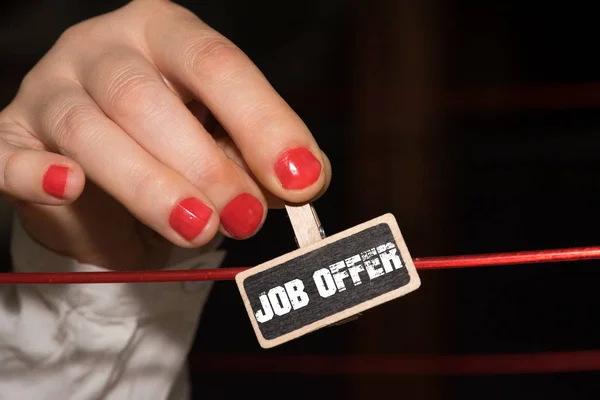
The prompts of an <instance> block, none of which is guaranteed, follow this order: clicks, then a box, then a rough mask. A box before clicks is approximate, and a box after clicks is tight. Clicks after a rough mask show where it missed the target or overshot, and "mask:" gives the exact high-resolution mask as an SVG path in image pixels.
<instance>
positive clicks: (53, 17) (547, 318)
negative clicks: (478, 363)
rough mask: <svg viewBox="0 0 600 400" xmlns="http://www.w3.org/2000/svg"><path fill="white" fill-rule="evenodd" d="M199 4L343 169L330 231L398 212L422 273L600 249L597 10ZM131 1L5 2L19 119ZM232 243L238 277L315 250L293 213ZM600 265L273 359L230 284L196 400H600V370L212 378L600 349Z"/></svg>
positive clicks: (8, 77)
mask: <svg viewBox="0 0 600 400" xmlns="http://www.w3.org/2000/svg"><path fill="white" fill-rule="evenodd" d="M181 3H182V4H184V5H186V6H188V7H190V8H191V9H193V10H194V11H195V12H196V13H197V14H198V15H199V16H200V17H201V18H203V19H204V20H205V21H206V22H208V23H209V24H210V25H212V26H213V27H215V28H216V29H218V30H219V31H221V32H222V33H223V34H225V35H226V36H228V37H229V38H230V39H232V40H233V41H234V42H235V43H237V44H238V45H239V46H240V47H241V48H242V49H243V50H245V51H246V52H247V53H248V54H249V55H250V57H251V58H252V59H253V60H254V61H255V62H256V63H257V64H258V66H259V67H260V68H261V69H262V70H263V71H264V73H265V74H266V76H267V78H269V80H270V81H271V83H272V84H273V85H274V86H275V88H276V89H277V90H279V92H280V93H281V94H282V95H283V96H284V98H285V99H286V100H287V101H288V102H289V103H290V104H291V105H292V107H293V108H294V109H295V110H296V111H297V112H298V113H299V114H300V115H301V117H303V118H304V120H305V121H306V123H307V124H308V126H309V127H310V128H311V130H312V131H313V133H314V135H315V136H316V137H317V139H318V141H319V143H320V145H321V147H322V148H323V149H324V150H325V151H326V152H327V154H328V155H329V157H330V159H331V161H332V165H333V176H334V178H333V183H332V186H331V189H330V190H329V192H328V193H327V194H326V195H325V196H324V197H323V198H322V199H320V200H319V201H317V203H316V205H315V206H316V209H317V211H318V213H319V216H320V218H321V221H322V222H323V224H324V227H325V230H326V232H329V233H335V232H339V231H341V230H344V229H346V228H349V227H351V226H353V225H355V224H357V223H360V222H364V221H366V220H368V219H370V218H373V217H376V216H379V215H381V214H383V213H386V212H392V213H394V215H395V216H396V218H397V219H398V222H399V224H400V227H401V229H402V232H403V235H404V236H405V239H406V241H407V244H408V247H409V249H410V251H411V253H412V255H413V256H419V257H422V256H436V255H454V254H471V253H487V252H501V251H518V250H534V249H546V248H555V247H556V248H558V247H570V246H585V245H594V244H599V242H600V239H599V238H598V234H597V224H598V217H597V216H598V211H597V204H598V201H599V200H600V191H599V190H598V189H600V183H599V182H598V178H597V176H598V171H599V168H598V162H597V158H598V156H597V154H598V151H599V150H600V136H599V135H598V133H597V132H598V131H599V128H600V126H599V125H600V112H599V111H598V107H600V84H597V83H596V82H600V61H598V60H599V59H598V57H597V54H596V53H597V47H598V45H597V43H598V37H599V34H598V22H597V14H596V13H595V7H594V4H593V2H577V1H570V2H558V3H556V4H555V5H553V4H551V3H550V2H544V3H538V2H524V1H518V0H510V1H503V2H490V1H486V2H467V1H456V0H446V1H444V0H423V1H419V0H412V1H401V0H397V1H394V0H370V1H342V0H337V1H326V0H323V1H316V0H304V1H274V0H273V1H260V0H257V1H248V0H213V1H186V2H181ZM122 4H124V3H123V2H120V1H103V2H88V1H83V0H80V1H75V0H55V1H48V2H42V1H34V0H20V1H8V2H6V1H5V2H3V3H2V6H0V60H1V62H0V105H2V106H3V105H5V104H6V103H7V102H9V101H10V99H11V98H12V96H13V95H14V93H15V91H16V90H17V88H18V85H19V82H20V80H21V78H22V76H23V75H24V74H25V73H26V71H27V70H28V69H29V68H30V67H31V66H32V65H33V64H34V63H35V62H36V60H38V59H39V58H40V57H41V56H42V55H43V53H44V52H45V51H46V50H47V49H48V48H49V47H50V46H51V45H52V43H53V42H54V40H55V39H56V38H57V37H58V35H59V34H60V33H61V31H62V30H64V29H65V28H66V27H68V26H69V25H71V24H73V23H76V22H78V21H80V20H82V19H85V18H88V17H91V16H93V15H96V14H99V13H102V12H106V11H108V10H111V9H113V8H116V7H118V6H120V5H122ZM227 247H228V248H229V249H230V250H231V251H230V253H229V257H228V259H227V265H228V266H245V265H255V264H258V263H261V262H264V261H266V260H269V259H271V258H274V257H276V256H278V255H281V254H283V253H285V252H287V251H290V250H293V249H294V247H295V244H294V239H293V233H292V230H291V227H290V226H289V223H288V222H287V220H286V216H285V213H283V212H281V211H274V212H272V213H271V214H270V216H269V218H268V220H267V223H266V225H265V227H264V229H263V230H262V231H261V232H260V233H259V234H258V235H257V236H256V237H254V238H253V239H251V240H248V241H245V242H227ZM599 267H600V263H599V262H597V261H587V262H581V263H563V264H553V265H544V264H541V265H529V266H515V267H494V268H476V269H465V270H445V271H427V272H421V279H422V282H423V284H422V287H421V288H420V289H419V290H418V291H417V292H415V293H413V294H410V295H408V296H406V297H405V298H402V299H399V300H397V301H394V302H392V303H389V304H386V305H383V306H380V307H378V308H376V309H374V310H371V311H369V312H368V313H366V314H364V315H363V316H362V317H361V318H360V319H358V320H357V321H355V322H352V323H350V324H346V325H343V326H340V327H335V328H330V329H324V330H321V331H319V332H316V333H314V334H311V335H309V336H306V337H304V338H301V339H298V340H296V341H293V342H291V343H288V344H286V345H283V346H281V347H278V348H276V349H273V350H269V351H268V352H267V351H263V350H261V349H260V348H259V346H258V344H257V342H256V339H255V338H254V335H253V332H252V329H251V325H250V323H249V321H248V317H247V315H246V314H245V311H244V309H243V306H242V302H241V300H240V298H239V295H238V294H237V291H236V288H235V285H234V283H233V282H219V283H217V284H216V285H215V289H214V292H213V294H212V296H211V298H210V300H209V303H208V306H207V309H206V312H205V314H204V316H203V319H202V323H201V326H200V328H199V331H198V337H197V340H196V343H195V346H194V349H193V351H192V354H191V356H190V357H191V359H192V361H193V363H192V365H193V366H196V368H192V374H193V377H192V378H193V384H194V392H195V393H196V394H197V398H235V397H237V396H239V395H247V396H251V397H254V396H260V397H262V398H282V397H285V398H286V399H290V398H299V399H305V398H325V397H329V398H341V397H344V398H351V399H370V398H373V397H374V396H382V395H385V396H391V397H394V398H400V397H404V398H411V399H412V398H418V399H454V398H456V399H471V398H472V399H480V398H485V399H506V398H510V399H531V398H536V399H537V398H544V399H548V398H561V399H562V398H568V399H587V398H590V399H597V398H599V396H600V374H598V373H578V374H576V373H570V374H567V373H565V374H554V375H520V376H519V375H516V376H515V375H498V376H485V377H475V376H473V377H468V376H467V377H460V378H458V377H441V376H431V377H403V376H344V375H320V374H314V375H313V374H310V373H306V374H301V375H298V374H260V373H258V372H256V371H253V365H252V362H247V371H246V372H245V373H236V374H228V373H226V372H212V373H211V372H208V371H210V366H207V365H206V364H205V360H208V357H209V355H212V356H215V355H217V356H218V355H219V354H225V355H228V356H230V357H231V358H230V359H231V360H235V356H236V355H240V354H244V355H246V356H248V355H252V356H254V357H255V360H260V359H261V357H264V356H265V355H267V354H268V355H269V356H273V355H289V354H315V355H319V354H347V355H361V354H369V355H374V354H375V355H377V354H379V355H399V356H402V355H415V354H425V355H443V354H474V353H476V354H488V353H513V352H546V351H567V350H584V349H596V348H600V324H599V323H598V318H599V316H598V314H597V310H598V307H599V306H600V298H599V296H598V288H597V286H598V282H599V278H600V272H599V270H600V269H599ZM244 360H247V359H246V358H244ZM257 362H258V361H257ZM281 362H283V361H281ZM274 363H277V361H274ZM198 366H199V367H198ZM236 367H239V366H236ZM273 369H277V366H276V365H275V366H274V368H273Z"/></svg>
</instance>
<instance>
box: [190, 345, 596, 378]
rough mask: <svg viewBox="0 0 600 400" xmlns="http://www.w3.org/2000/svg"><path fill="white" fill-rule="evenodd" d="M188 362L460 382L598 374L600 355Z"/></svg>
mask: <svg viewBox="0 0 600 400" xmlns="http://www.w3.org/2000/svg"><path fill="white" fill-rule="evenodd" d="M190 360H191V365H192V371H193V372H195V373H202V372H210V373H217V372H225V373H230V374H231V373H244V374H269V375H271V374H294V375H300V374H303V375H378V376H394V375H396V376H398V375H455V376H457V375H458V376H460V375H501V374H504V375H509V374H533V373H537V374H543V373H557V372H581V371H597V370H600V350H588V351H572V352H548V353H520V354H486V355H451V356H410V355H361V354H351V355H346V354H342V355H328V354H289V355H284V354H269V353H260V354H257V355H252V354H195V355H193V356H192V357H191V358H190ZM249 366H250V367H249Z"/></svg>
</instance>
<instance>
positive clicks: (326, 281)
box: [313, 268, 337, 298]
mask: <svg viewBox="0 0 600 400" xmlns="http://www.w3.org/2000/svg"><path fill="white" fill-rule="evenodd" d="M313 280H314V281H315V285H316V286H317V290H318V291H319V294H320V295H321V297H324V298H327V297H329V296H331V295H333V294H335V292H337V289H336V287H335V283H334V282H333V278H332V277H331V272H329V270H328V269H327V268H321V269H319V270H317V271H315V273H314V274H313Z"/></svg>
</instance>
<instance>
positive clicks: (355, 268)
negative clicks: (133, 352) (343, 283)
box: [345, 255, 365, 286]
mask: <svg viewBox="0 0 600 400" xmlns="http://www.w3.org/2000/svg"><path fill="white" fill-rule="evenodd" d="M360 260H361V258H360V256H358V255H356V256H352V257H350V258H346V261H345V262H346V267H348V272H350V277H351V278H352V282H354V286H356V285H360V284H361V283H362V281H361V280H360V276H359V275H358V274H359V273H360V272H361V271H364V270H365V269H364V268H363V266H362V265H361V264H360Z"/></svg>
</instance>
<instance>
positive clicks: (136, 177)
mask: <svg viewBox="0 0 600 400" xmlns="http://www.w3.org/2000/svg"><path fill="white" fill-rule="evenodd" d="M129 172H130V174H131V182H132V185H131V192H130V196H131V197H132V200H133V201H134V202H139V203H140V204H143V203H145V202H144V201H142V199H146V198H148V197H149V196H150V197H152V196H153V195H154V194H156V193H164V191H168V188H167V186H168V185H169V182H168V181H167V180H166V179H165V177H164V176H163V174H160V173H157V172H156V171H155V170H152V169H149V168H145V167H144V166H142V165H134V166H132V167H131V168H130V169H129Z"/></svg>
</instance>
